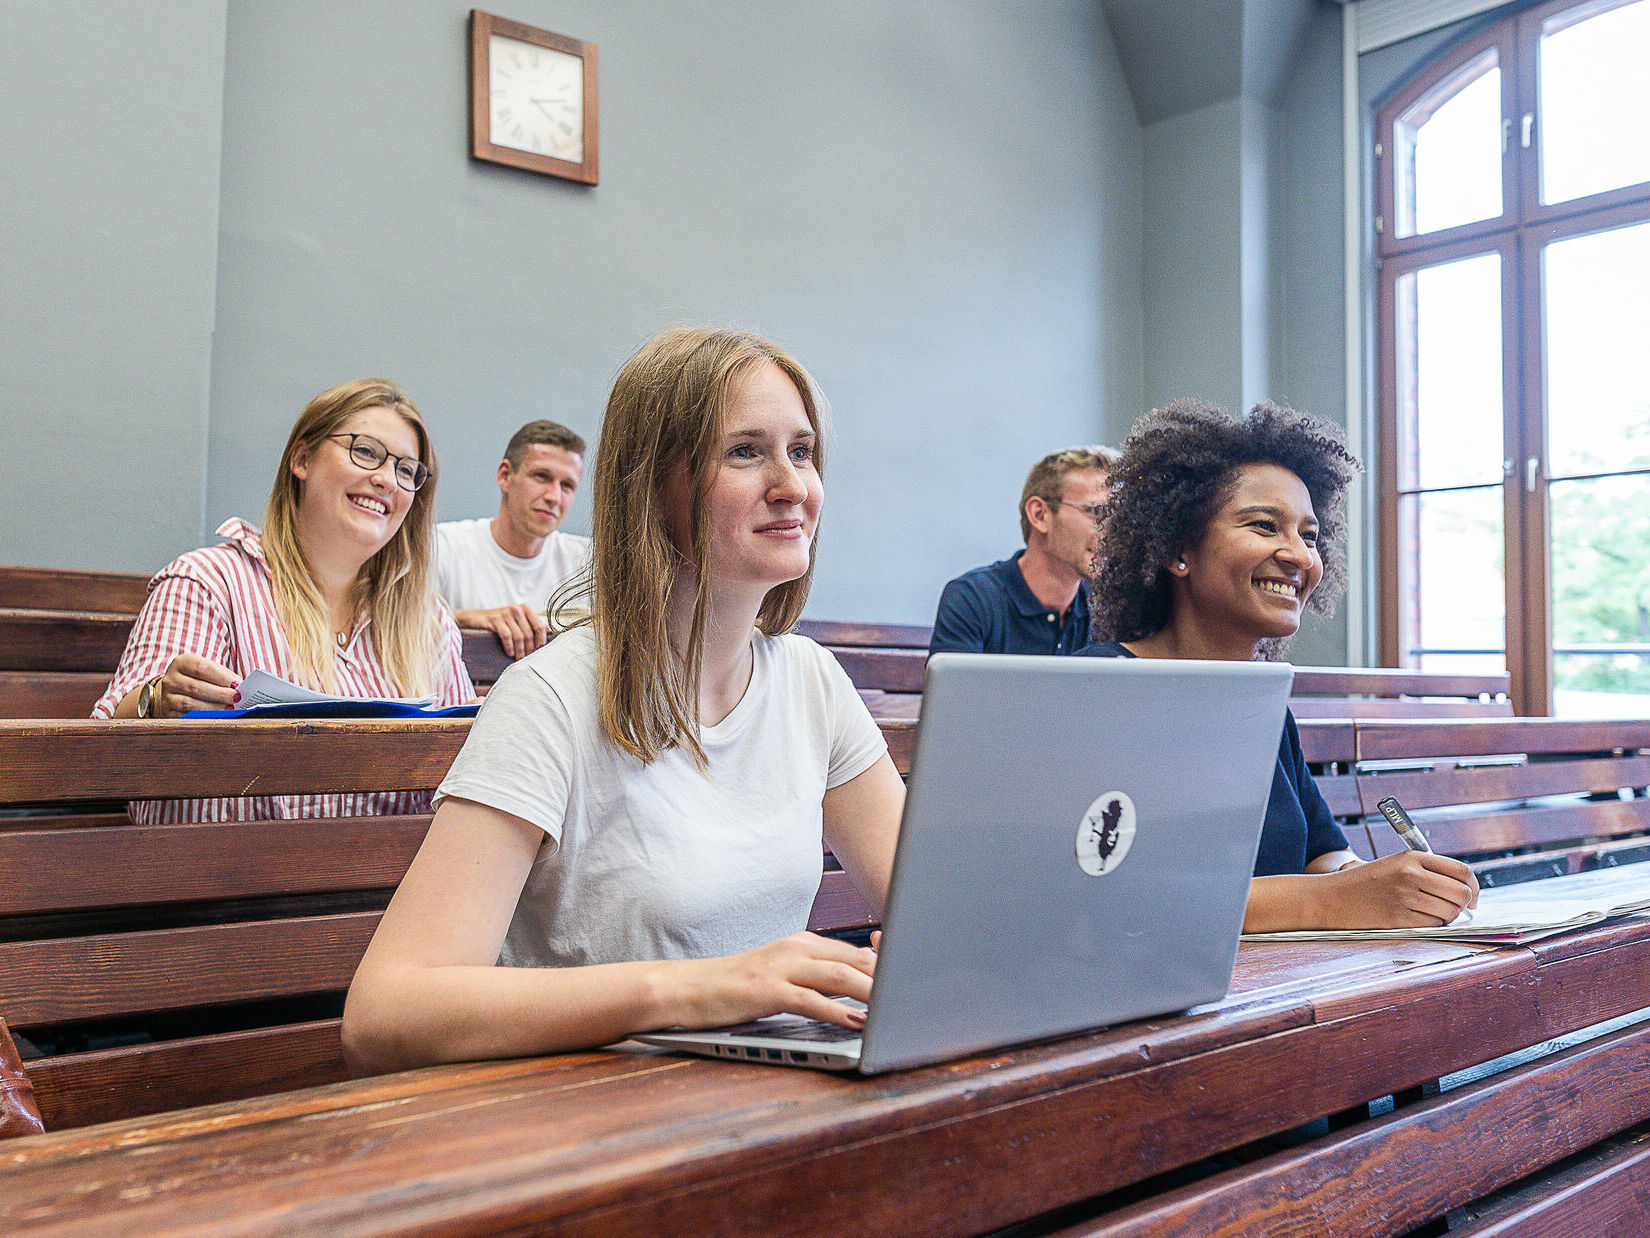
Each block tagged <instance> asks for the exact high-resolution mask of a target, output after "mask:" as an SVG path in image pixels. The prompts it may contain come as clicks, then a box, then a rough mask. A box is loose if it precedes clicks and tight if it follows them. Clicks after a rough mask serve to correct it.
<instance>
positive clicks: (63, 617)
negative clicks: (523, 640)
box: [0, 607, 510, 718]
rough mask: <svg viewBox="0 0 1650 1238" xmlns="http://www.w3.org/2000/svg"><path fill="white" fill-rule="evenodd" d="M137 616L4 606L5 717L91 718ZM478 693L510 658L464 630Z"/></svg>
mask: <svg viewBox="0 0 1650 1238" xmlns="http://www.w3.org/2000/svg"><path fill="white" fill-rule="evenodd" d="M133 618H134V616H131V615H124V614H113V613H107V614H106V613H98V612H92V611H62V610H31V609H20V608H16V607H12V608H0V718H85V717H88V716H89V715H90V714H91V711H92V706H93V705H94V704H96V702H97V699H98V698H99V697H101V696H102V695H103V692H104V690H105V689H106V688H107V687H108V686H109V677H110V675H112V674H113V673H114V669H115V666H116V665H117V664H118V663H119V661H120V655H121V654H122V653H123V652H124V651H125V649H126V637H127V635H128V634H129V633H130V632H131V629H132V621H133ZM464 663H465V666H466V667H467V668H468V669H469V671H470V678H471V680H472V681H473V682H474V683H475V686H476V688H477V690H478V691H480V692H485V691H486V690H487V689H488V688H490V687H491V686H492V685H493V683H494V682H495V681H496V680H497V679H498V677H499V675H500V674H502V673H503V672H504V670H505V668H506V667H508V666H509V665H510V658H509V656H508V655H507V654H506V653H505V652H504V648H503V646H501V645H500V644H499V643H498V638H497V637H496V636H494V635H493V634H492V633H491V632H469V631H467V632H465V633H464Z"/></svg>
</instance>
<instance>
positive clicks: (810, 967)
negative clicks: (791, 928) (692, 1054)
mask: <svg viewBox="0 0 1650 1238" xmlns="http://www.w3.org/2000/svg"><path fill="white" fill-rule="evenodd" d="M683 966H684V967H686V968H688V969H689V971H688V984H687V987H686V990H685V991H684V992H683V993H682V995H681V1000H682V1001H683V1003H684V1009H683V1010H681V1011H680V1012H679V1013H680V1015H681V1016H682V1017H681V1018H680V1019H679V1020H677V1021H678V1022H679V1023H680V1025H681V1026H683V1027H718V1026H721V1025H724V1024H729V1023H744V1022H746V1021H748V1020H750V1019H759V1018H762V1017H763V1016H765V1015H770V1014H799V1015H803V1016H805V1017H807V1018H810V1019H819V1020H821V1021H822V1022H825V1023H835V1024H838V1025H840V1026H842V1027H856V1028H857V1027H863V1026H864V1024H865V1015H864V1013H863V1012H862V1011H859V1010H855V1009H854V1008H853V1007H851V1006H845V1005H843V1004H842V1003H841V1002H838V1001H833V1000H832V997H833V996H842V997H852V998H856V999H857V1000H859V1001H862V1002H863V1001H868V1000H870V997H871V977H872V976H873V975H874V974H875V972H876V966H877V955H876V951H875V950H872V949H870V948H869V947H865V946H851V945H849V944H848V943H847V942H844V941H836V940H834V939H833V938H830V937H821V936H819V935H818V934H816V933H793V934H791V936H789V937H784V938H781V939H780V940H778V941H771V942H769V943H768V944H767V945H765V946H758V947H757V948H756V949H755V950H747V951H746V952H745V953H743V954H734V955H729V956H727V957H724V958H715V959H697V960H693V961H691V962H688V963H685V964H684V965H683Z"/></svg>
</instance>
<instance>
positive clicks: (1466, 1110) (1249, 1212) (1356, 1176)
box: [1058, 1023, 1650, 1238]
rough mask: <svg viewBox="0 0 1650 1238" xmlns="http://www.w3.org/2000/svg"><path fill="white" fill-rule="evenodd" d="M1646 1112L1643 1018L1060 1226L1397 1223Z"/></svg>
mask: <svg viewBox="0 0 1650 1238" xmlns="http://www.w3.org/2000/svg"><path fill="white" fill-rule="evenodd" d="M1646 1117H1650V1026H1647V1025H1645V1024H1642V1023H1641V1024H1638V1025H1636V1026H1633V1027H1631V1028H1628V1029H1627V1030H1625V1031H1622V1032H1618V1033H1616V1034H1614V1035H1611V1036H1608V1037H1605V1038H1603V1039H1600V1040H1597V1041H1593V1042H1590V1043H1588V1044H1585V1045H1582V1046H1580V1047H1577V1048H1574V1049H1570V1050H1567V1051H1564V1052H1561V1053H1559V1054H1558V1055H1556V1056H1554V1057H1550V1058H1546V1059H1542V1060H1539V1061H1537V1062H1535V1063H1533V1064H1531V1065H1529V1066H1526V1067H1522V1068H1519V1069H1515V1070H1513V1071H1510V1072H1507V1073H1506V1074H1502V1075H1498V1076H1494V1077H1492V1078H1490V1079H1488V1080H1486V1081H1484V1082H1482V1083H1478V1084H1473V1085H1469V1086H1467V1087H1464V1088H1460V1089H1458V1090H1455V1091H1452V1092H1448V1093H1445V1094H1443V1095H1441V1096H1438V1097H1436V1098H1435V1099H1433V1100H1430V1101H1427V1102H1425V1103H1423V1104H1420V1105H1416V1106H1414V1107H1413V1108H1411V1109H1408V1110H1406V1111H1404V1112H1402V1113H1400V1114H1394V1115H1393V1116H1392V1118H1391V1119H1390V1120H1374V1121H1368V1122H1365V1123H1363V1124H1362V1125H1361V1126H1360V1127H1359V1128H1357V1129H1356V1130H1353V1131H1351V1132H1348V1133H1346V1134H1344V1135H1342V1134H1336V1135H1330V1136H1325V1137H1323V1138H1320V1139H1317V1140H1314V1141H1312V1142H1311V1143H1308V1144H1306V1145H1304V1146H1302V1147H1300V1148H1297V1149H1294V1150H1291V1151H1289V1152H1286V1153H1279V1154H1277V1155H1274V1156H1272V1157H1270V1158H1268V1159H1266V1160H1265V1161H1263V1162H1261V1163H1260V1164H1258V1165H1250V1166H1244V1167H1243V1168H1241V1169H1232V1170H1228V1171H1226V1172H1225V1173H1222V1174H1218V1175H1216V1176H1215V1177H1213V1178H1210V1179H1207V1180H1205V1181H1203V1182H1200V1183H1198V1184H1197V1185H1195V1186H1192V1187H1188V1188H1184V1189H1182V1190H1178V1191H1173V1192H1170V1193H1169V1194H1167V1195H1164V1196H1159V1197H1157V1198H1156V1199H1152V1200H1149V1201H1146V1202H1143V1203H1140V1204H1136V1205H1134V1206H1131V1207H1128V1208H1125V1209H1123V1210H1121V1211H1120V1212H1117V1213H1114V1214H1112V1215H1111V1216H1109V1217H1106V1218H1103V1219H1101V1220H1098V1221H1095V1222H1092V1223H1089V1224H1085V1225H1081V1226H1077V1227H1074V1228H1071V1229H1068V1230H1064V1231H1062V1232H1061V1233H1060V1235H1059V1236H1058V1238H1152V1236H1155V1235H1160V1234H1168V1233H1183V1234H1198V1235H1200V1236H1203V1238H1244V1236H1245V1235H1250V1234H1255V1233H1308V1232H1310V1233H1312V1234H1315V1235H1323V1236H1324V1238H1335V1236H1343V1238H1363V1236H1364V1235H1370V1234H1392V1233H1402V1232H1403V1231H1405V1230H1408V1229H1411V1228H1414V1227H1416V1226H1419V1225H1422V1224H1424V1223H1426V1222H1427V1221H1429V1220H1430V1219H1431V1218H1433V1217H1436V1216H1441V1215H1442V1214H1444V1213H1445V1212H1448V1211H1450V1210H1452V1209H1454V1208H1458V1207H1461V1206H1462V1205H1464V1204H1467V1203H1470V1202H1471V1201H1473V1200H1474V1199H1477V1198H1479V1197H1481V1196H1484V1195H1487V1194H1489V1193H1490V1192H1492V1191H1495V1190H1498V1189H1500V1188H1501V1187H1503V1186H1506V1185H1507V1184H1508V1183H1510V1182H1513V1181H1516V1180H1517V1179H1519V1178H1522V1177H1524V1176H1526V1175H1527V1174H1528V1173H1530V1171H1531V1170H1532V1169H1534V1168H1538V1167H1540V1166H1542V1165H1545V1164H1550V1163H1552V1162H1553V1161H1556V1160H1559V1159H1561V1158H1563V1157H1567V1156H1571V1155H1573V1154H1575V1153H1578V1152H1581V1151H1584V1150H1585V1149H1587V1148H1589V1147H1591V1146H1592V1145H1594V1144H1596V1143H1598V1142H1600V1141H1601V1140H1603V1139H1606V1138H1608V1137H1609V1136H1611V1135H1614V1134H1616V1133H1617V1132H1618V1131H1621V1130H1623V1129H1625V1128H1627V1127H1629V1126H1632V1125H1634V1124H1635V1123H1637V1122H1640V1121H1642V1120H1644V1119H1645V1118H1646ZM1354 1182H1355V1183H1356V1188H1355V1189H1351V1190H1349V1189H1347V1188H1348V1185H1349V1184H1350V1183H1354ZM1645 1219H1647V1218H1646V1217H1644V1216H1641V1217H1640V1220H1641V1221H1642V1220H1645ZM1574 1232H1576V1233H1583V1232H1585V1233H1589V1234H1596V1233H1599V1232H1600V1231H1599V1230H1597V1229H1594V1228H1592V1227H1591V1226H1586V1227H1584V1228H1583V1229H1579V1230H1576V1231H1574Z"/></svg>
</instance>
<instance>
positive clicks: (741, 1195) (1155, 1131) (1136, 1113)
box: [0, 921, 1650, 1238]
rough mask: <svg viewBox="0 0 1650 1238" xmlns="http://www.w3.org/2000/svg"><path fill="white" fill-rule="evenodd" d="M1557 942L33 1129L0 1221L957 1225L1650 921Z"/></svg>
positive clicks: (4, 1176)
mask: <svg viewBox="0 0 1650 1238" xmlns="http://www.w3.org/2000/svg"><path fill="white" fill-rule="evenodd" d="M1564 940H1565V942H1566V945H1565V948H1564V949H1562V950H1553V951H1550V952H1546V953H1543V952H1538V951H1536V950H1534V949H1511V950H1500V951H1485V950H1478V949H1474V948H1471V947H1467V946H1462V945H1458V944H1453V943H1433V942H1409V943H1365V944H1361V945H1326V944H1305V945H1298V946H1297V945H1264V946H1247V947H1244V949H1243V950H1242V951H1241V953H1240V963H1239V972H1238V977H1237V981H1236V983H1235V984H1234V988H1233V993H1232V995H1231V996H1230V997H1229V998H1228V999H1227V1000H1226V1001H1224V1002H1222V1003H1220V1004H1218V1005H1216V1006H1214V1007H1210V1008H1204V1009H1201V1010H1199V1011H1194V1012H1191V1013H1189V1014H1187V1015H1185V1016H1182V1017H1180V1018H1168V1019H1161V1020H1149V1021H1144V1022H1140V1023H1135V1024H1130V1025H1126V1026H1124V1027H1120V1028H1116V1029H1112V1030H1110V1031H1107V1032H1102V1033H1099V1034H1096V1035H1092V1036H1086V1037H1078V1038H1074V1039H1070V1040H1065V1041H1059V1042H1054V1043H1050V1044H1046V1045H1041V1046H1033V1047H1030V1048H1025V1049H1019V1050H1013V1051H1006V1052H999V1053H994V1054H989V1055H985V1056H982V1057H978V1058H974V1059H969V1060H966V1061H962V1062H957V1063H951V1064H948V1065H944V1066H937V1067H930V1068H926V1069H920V1070H913V1071H907V1072H902V1073H898V1074H894V1075H889V1076H883V1077H879V1078H875V1079H868V1080H867V1079H855V1078H837V1077H832V1076H827V1075H823V1074H818V1073H814V1072H809V1071H802V1070H784V1069H777V1068H763V1067H760V1066H754V1065H742V1064H735V1063H725V1062H710V1061H701V1060H694V1059H687V1058H677V1057H671V1056H667V1055H662V1054H652V1053H636V1054H580V1055H569V1056H565V1057H560V1058H546V1059H540V1060H529V1061H518V1062H501V1063H487V1064H476V1065H465V1066H451V1067H437V1068H433V1069H430V1070H424V1071H416V1072H409V1073H406V1074H401V1075H391V1076H386V1077H383V1078H379V1079H369V1080H362V1081H358V1082H354V1083H348V1084H341V1085H337V1086H334V1087H330V1088H322V1089H310V1090H304V1091H299V1092H293V1093H288V1094H285V1095H281V1096H273V1097H266V1098H263V1099H260V1100H253V1101H248V1102H244V1103H239V1104H234V1105H219V1106H214V1107H211V1108H208V1109H203V1110H196V1111H192V1112H184V1113H175V1114H167V1115H163V1116H160V1117H155V1118H148V1119H143V1120H141V1121H129V1122H119V1123H112V1124H108V1125H103V1126H97V1127H90V1128H86V1129H83V1130H76V1131H66V1132H63V1133H60V1134H46V1135H41V1136H34V1137H30V1138H27V1139H23V1140H16V1141H12V1142H10V1143H8V1144H7V1145H5V1146H4V1148H3V1150H0V1227H5V1226H10V1227H12V1228H22V1227H25V1226H27V1227H32V1228H31V1229H30V1232H31V1233H36V1234H41V1235H66V1234H82V1233H86V1232H88V1231H89V1229H96V1230H99V1231H104V1232H119V1233H121V1234H122V1235H126V1236H129V1238H135V1236H137V1235H142V1234H147V1233H161V1232H165V1233H168V1234H194V1233H202V1234H204V1233H218V1232H222V1228H223V1225H224V1222H225V1218H230V1217H232V1218H234V1225H235V1232H237V1233H240V1234H247V1235H251V1234H273V1233H295V1232H348V1233H352V1234H413V1233H417V1234H430V1233H437V1232H440V1233H465V1234H476V1233H505V1232H508V1233H525V1232H529V1231H544V1230H554V1232H557V1233H561V1234H601V1235H606V1236H617V1238H623V1236H625V1235H643V1234H646V1235H650V1236H651V1235H656V1234H660V1233H719V1234H722V1233H725V1234H740V1233H763V1234H787V1235H803V1234H837V1233H840V1232H841V1230H842V1228H843V1224H844V1219H845V1218H847V1217H851V1218H852V1227H853V1229H854V1230H855V1231H856V1232H861V1233H866V1234H902V1235H925V1234H971V1233H981V1232H984V1231H987V1230H990V1229H991V1228H993V1227H998V1226H1002V1225H1005V1224H1009V1223H1012V1222H1014V1221H1016V1220H1019V1219H1022V1218H1025V1217H1028V1216H1032V1215H1035V1214H1038V1213H1041V1212H1045V1211H1048V1210H1050V1209H1053V1208H1056V1207H1061V1206H1064V1205H1068V1204H1071V1203H1074V1202H1077V1201H1080V1200H1083V1199H1088V1198H1093V1197H1095V1196H1097V1195H1099V1194H1101V1193H1103V1192H1105V1191H1107V1190H1110V1189H1113V1188H1115V1187H1117V1186H1120V1185H1123V1184H1125V1183H1127V1182H1129V1181H1134V1180H1138V1179H1139V1178H1141V1177H1144V1176H1147V1175H1149V1174H1152V1173H1154V1172H1157V1171H1159V1170H1164V1169H1168V1168H1170V1167H1172V1166H1174V1165H1177V1164H1183V1163H1187V1162H1189V1161H1191V1160H1193V1159H1196V1158H1198V1157H1201V1156H1204V1155H1208V1154H1210V1153H1212V1152H1214V1151H1216V1150H1219V1149H1221V1148H1226V1147H1231V1146H1234V1145H1235V1144H1237V1143H1239V1142H1244V1141H1247V1140H1248V1139H1250V1138H1252V1137H1254V1136H1256V1135H1258V1134H1261V1133H1264V1132H1266V1131H1272V1130H1278V1129H1283V1128H1285V1127H1289V1126H1292V1125H1295V1124H1297V1123H1299V1122H1301V1121H1304V1120H1306V1119H1308V1118H1311V1117H1316V1116H1318V1115H1320V1114H1325V1113H1330V1112H1335V1111H1338V1110H1341V1109H1344V1108H1346V1107H1347V1106H1349V1105H1352V1104H1355V1103H1358V1102H1359V1101H1362V1100H1367V1099H1369V1098H1371V1097H1373V1096H1379V1095H1383V1094H1386V1093H1388V1092H1391V1091H1393V1090H1394V1089H1397V1088H1404V1087H1412V1086H1414V1085H1416V1084H1418V1083H1420V1082H1422V1081H1423V1080H1425V1079H1428V1078H1435V1077H1438V1076H1440V1075H1442V1074H1445V1073H1447V1072H1449V1071H1452V1070H1455V1069H1459V1068H1461V1067H1463V1066H1467V1065H1471V1064H1473V1063H1474V1062H1477V1061H1482V1060H1485V1059H1487V1058H1490V1057H1494V1056H1497V1055H1499V1054H1501V1053H1504V1052H1508V1051H1511V1050H1513V1049H1517V1048H1522V1047H1524V1046H1526V1045H1530V1044H1535V1043H1539V1042H1540V1041H1542V1040H1545V1039H1548V1038H1551V1037H1553V1036H1555V1035H1558V1034H1561V1033H1563V1032H1566V1031H1570V1030H1573V1029H1574V1028H1575V1027H1578V1026H1582V1024H1578V1023H1574V1022H1572V1020H1574V1019H1577V1018H1590V1019H1593V1021H1597V1019H1596V1018H1595V1017H1594V1016H1597V1017H1612V1015H1611V1014H1604V1015H1600V1014H1599V1012H1600V1011H1611V1012H1613V1014H1621V1013H1626V1012H1627V1011H1628V1010H1631V1009H1635V1008H1637V1007H1638V1006H1642V1005H1644V1004H1646V1003H1647V1001H1650V996H1647V992H1650V991H1647V989H1646V987H1645V984H1644V979H1645V974H1644V973H1645V964H1646V963H1647V962H1650V924H1646V923H1644V922H1640V921H1634V922H1628V923H1624V924H1617V925H1613V926H1607V927H1603V928H1598V929H1593V930H1588V931H1586V932H1584V933H1578V934H1573V935H1571V936H1570V937H1568V938H1566V939H1564ZM1607 976H1613V977H1620V979H1617V980H1615V981H1614V982H1612V983H1608V984H1606V983H1601V981H1602V980H1603V979H1604V978H1605V977H1607ZM1580 987H1585V988H1586V989H1588V990H1589V993H1588V995H1587V996H1586V997H1585V998H1578V996H1577V995H1576V994H1574V993H1573V992H1571V990H1574V989H1576V988H1580ZM1583 1052H1586V1051H1585V1050H1583ZM1578 1060H1579V1059H1578ZM1612 1069H1613V1067H1612ZM1584 1073H1585V1072H1583V1071H1581V1070H1580V1069H1579V1068H1577V1070H1576V1072H1575V1077H1576V1078H1578V1079H1579V1078H1581V1077H1582V1076H1583V1074H1584ZM1640 1074H1641V1075H1644V1076H1645V1077H1650V1073H1647V1072H1642V1071H1641V1072H1640ZM1611 1077H1612V1078H1615V1077H1616V1076H1614V1075H1612V1076H1611ZM1283 1081H1287V1086H1281V1085H1280V1084H1281V1083H1282V1082H1283ZM1626 1085H1627V1086H1628V1087H1629V1088H1630V1089H1632V1090H1633V1091H1634V1092H1635V1095H1636V1093H1637V1091H1638V1090H1641V1089H1642V1087H1643V1086H1644V1085H1642V1084H1638V1083H1633V1082H1631V1081H1626ZM1487 1086H1488V1087H1491V1088H1493V1087H1497V1086H1500V1085H1497V1084H1495V1083H1494V1082H1492V1083H1490V1084H1489V1085H1487ZM1546 1095H1550V1096H1552V1097H1554V1098H1557V1099H1564V1098H1568V1097H1580V1098H1582V1099H1585V1100H1586V1101H1587V1105H1589V1106H1590V1105H1593V1104H1594V1103H1596V1102H1595V1100H1594V1099H1593V1098H1591V1097H1589V1096H1588V1093H1587V1092H1586V1090H1585V1089H1582V1090H1579V1091H1572V1092H1565V1091H1562V1090H1555V1091H1552V1092H1550V1093H1546ZM1574 1107H1576V1108H1584V1107H1585V1106H1580V1105H1577V1106H1574ZM1482 1112H1483V1113H1491V1112H1494V1113H1497V1114H1500V1113H1502V1111H1501V1110H1500V1109H1493V1110H1492V1109H1485V1110H1483V1111H1482ZM1553 1120H1557V1121H1561V1122H1563V1123H1564V1124H1565V1128H1566V1129H1572V1128H1578V1124H1582V1123H1585V1122H1586V1121H1588V1120H1590V1119H1586V1118H1583V1117H1580V1116H1574V1117H1572V1116H1570V1115H1565V1116H1562V1117H1558V1118H1556V1119H1553ZM1421 1142H1424V1141H1422V1140H1421V1139H1420V1137H1419V1135H1417V1136H1416V1137H1415V1139H1414V1140H1412V1141H1410V1143H1408V1144H1402V1143H1399V1144H1395V1145H1394V1155H1396V1154H1397V1153H1398V1152H1399V1151H1400V1150H1401V1151H1403V1153H1404V1154H1405V1155H1408V1154H1409V1152H1410V1150H1411V1149H1413V1148H1414V1147H1416V1146H1418V1145H1419V1144H1420V1143H1421ZM1487 1155H1488V1156H1489V1157H1490V1158H1491V1159H1493V1158H1494V1157H1495V1155H1496V1153H1495V1152H1494V1151H1493V1150H1490V1151H1489V1152H1488V1153H1487ZM1371 1189H1374V1188H1373V1186H1372V1187H1371ZM1299 1232H1307V1231H1299ZM1312 1232H1316V1231H1312Z"/></svg>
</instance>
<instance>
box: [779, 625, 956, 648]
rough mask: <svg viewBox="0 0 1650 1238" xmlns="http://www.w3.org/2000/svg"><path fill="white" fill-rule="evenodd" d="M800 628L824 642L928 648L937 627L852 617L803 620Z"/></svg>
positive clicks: (807, 634) (816, 639)
mask: <svg viewBox="0 0 1650 1238" xmlns="http://www.w3.org/2000/svg"><path fill="white" fill-rule="evenodd" d="M796 630H797V631H798V632H799V633H801V634H802V635H803V636H806V637H807V638H808V639H809V640H812V641H817V642H818V643H819V644H821V645H847V646H854V647H857V648H862V649H920V650H922V651H923V652H924V653H926V652H927V651H928V642H929V641H930V640H932V639H933V636H934V629H933V628H931V627H924V626H922V625H920V624H915V623H860V622H857V621H855V620H852V619H802V620H799V621H798V622H797V625H796Z"/></svg>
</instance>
